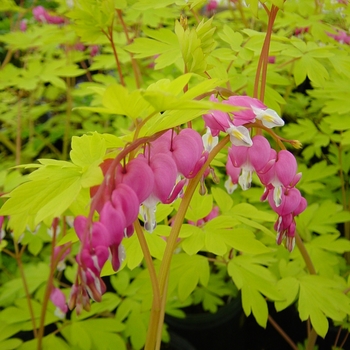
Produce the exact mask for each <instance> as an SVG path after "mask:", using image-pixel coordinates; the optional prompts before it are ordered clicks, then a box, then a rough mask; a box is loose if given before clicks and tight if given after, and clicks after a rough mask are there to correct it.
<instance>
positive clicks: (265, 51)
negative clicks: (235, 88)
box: [253, 5, 279, 102]
mask: <svg viewBox="0 0 350 350" xmlns="http://www.w3.org/2000/svg"><path fill="white" fill-rule="evenodd" d="M278 10H279V8H278V7H277V6H275V5H272V7H271V11H270V12H269V21H268V24H267V30H266V36H265V40H264V44H263V46H262V49H261V54H260V57H259V62H258V66H257V69H256V75H255V82H254V95H253V97H255V98H258V96H259V82H260V74H262V76H261V82H260V96H259V98H260V100H261V101H262V102H264V96H265V86H266V73H267V64H268V57H269V48H270V42H271V35H272V28H273V24H274V22H275V19H276V16H277V12H278Z"/></svg>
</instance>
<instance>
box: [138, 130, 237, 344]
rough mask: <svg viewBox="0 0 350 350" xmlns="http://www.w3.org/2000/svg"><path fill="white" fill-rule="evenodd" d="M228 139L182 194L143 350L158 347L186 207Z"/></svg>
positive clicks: (212, 154) (166, 249)
mask: <svg viewBox="0 0 350 350" xmlns="http://www.w3.org/2000/svg"><path fill="white" fill-rule="evenodd" d="M229 139H230V138H229V136H226V137H225V138H223V139H222V140H221V141H220V142H219V143H218V144H217V145H216V146H215V147H214V149H213V150H212V151H211V152H210V154H209V156H208V159H207V161H206V162H205V164H204V165H203V167H202V168H201V170H200V171H199V172H198V173H197V175H196V176H195V177H194V178H193V179H191V180H190V182H189V184H188V186H187V189H186V191H185V193H184V196H183V198H182V200H181V203H180V206H179V209H178V212H177V214H176V218H175V220H174V223H173V226H172V228H171V232H170V235H169V238H168V241H167V245H166V248H165V252H164V256H163V259H162V262H161V265H160V270H159V275H158V283H159V290H160V297H161V302H162V310H161V311H159V312H158V310H157V313H154V314H153V315H152V316H151V318H152V321H153V322H152V324H150V327H149V328H148V334H147V343H146V346H145V350H155V349H157V350H158V349H159V347H160V335H161V330H162V326H163V318H164V307H165V303H166V295H167V285H168V283H167V280H168V277H169V272H170V264H171V259H172V256H173V252H174V249H175V247H176V243H177V239H178V236H179V232H180V229H181V226H182V224H183V221H184V218H185V214H186V212H187V209H188V206H189V205H190V202H191V199H192V196H193V194H194V191H195V190H196V188H197V185H198V183H199V181H200V179H201V178H202V176H203V174H204V171H205V170H206V169H207V167H208V166H209V164H210V162H211V161H212V160H213V159H214V157H215V156H216V155H217V154H218V153H219V152H220V151H221V149H222V148H223V147H225V145H226V144H227V142H228V141H229ZM154 309H156V306H154V307H153V306H152V313H153V310H154Z"/></svg>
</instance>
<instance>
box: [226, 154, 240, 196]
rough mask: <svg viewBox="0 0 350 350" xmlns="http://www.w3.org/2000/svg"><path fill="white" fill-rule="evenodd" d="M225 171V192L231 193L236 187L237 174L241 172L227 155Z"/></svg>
mask: <svg viewBox="0 0 350 350" xmlns="http://www.w3.org/2000/svg"><path fill="white" fill-rule="evenodd" d="M226 173H227V175H228V179H227V180H226V181H225V188H226V191H227V193H229V194H232V193H233V192H234V191H235V190H236V188H237V187H238V185H237V184H238V180H239V175H240V174H241V168H236V167H235V166H234V165H233V164H232V161H231V158H230V157H227V161H226Z"/></svg>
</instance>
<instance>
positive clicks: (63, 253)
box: [52, 243, 71, 271]
mask: <svg viewBox="0 0 350 350" xmlns="http://www.w3.org/2000/svg"><path fill="white" fill-rule="evenodd" d="M70 252H71V244H70V243H65V244H63V245H59V246H57V247H55V248H54V253H53V257H52V260H53V261H54V260H56V259H57V258H58V257H59V260H58V262H57V270H58V271H63V270H64V269H65V268H66V265H65V263H64V259H65V258H66V257H67V255H68V254H69V253H70Z"/></svg>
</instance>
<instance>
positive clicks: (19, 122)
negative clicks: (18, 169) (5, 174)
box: [15, 90, 22, 165]
mask: <svg viewBox="0 0 350 350" xmlns="http://www.w3.org/2000/svg"><path fill="white" fill-rule="evenodd" d="M17 106H18V110H17V130H16V155H15V157H16V165H20V164H21V149H22V90H20V91H19V93H18V105H17Z"/></svg>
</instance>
